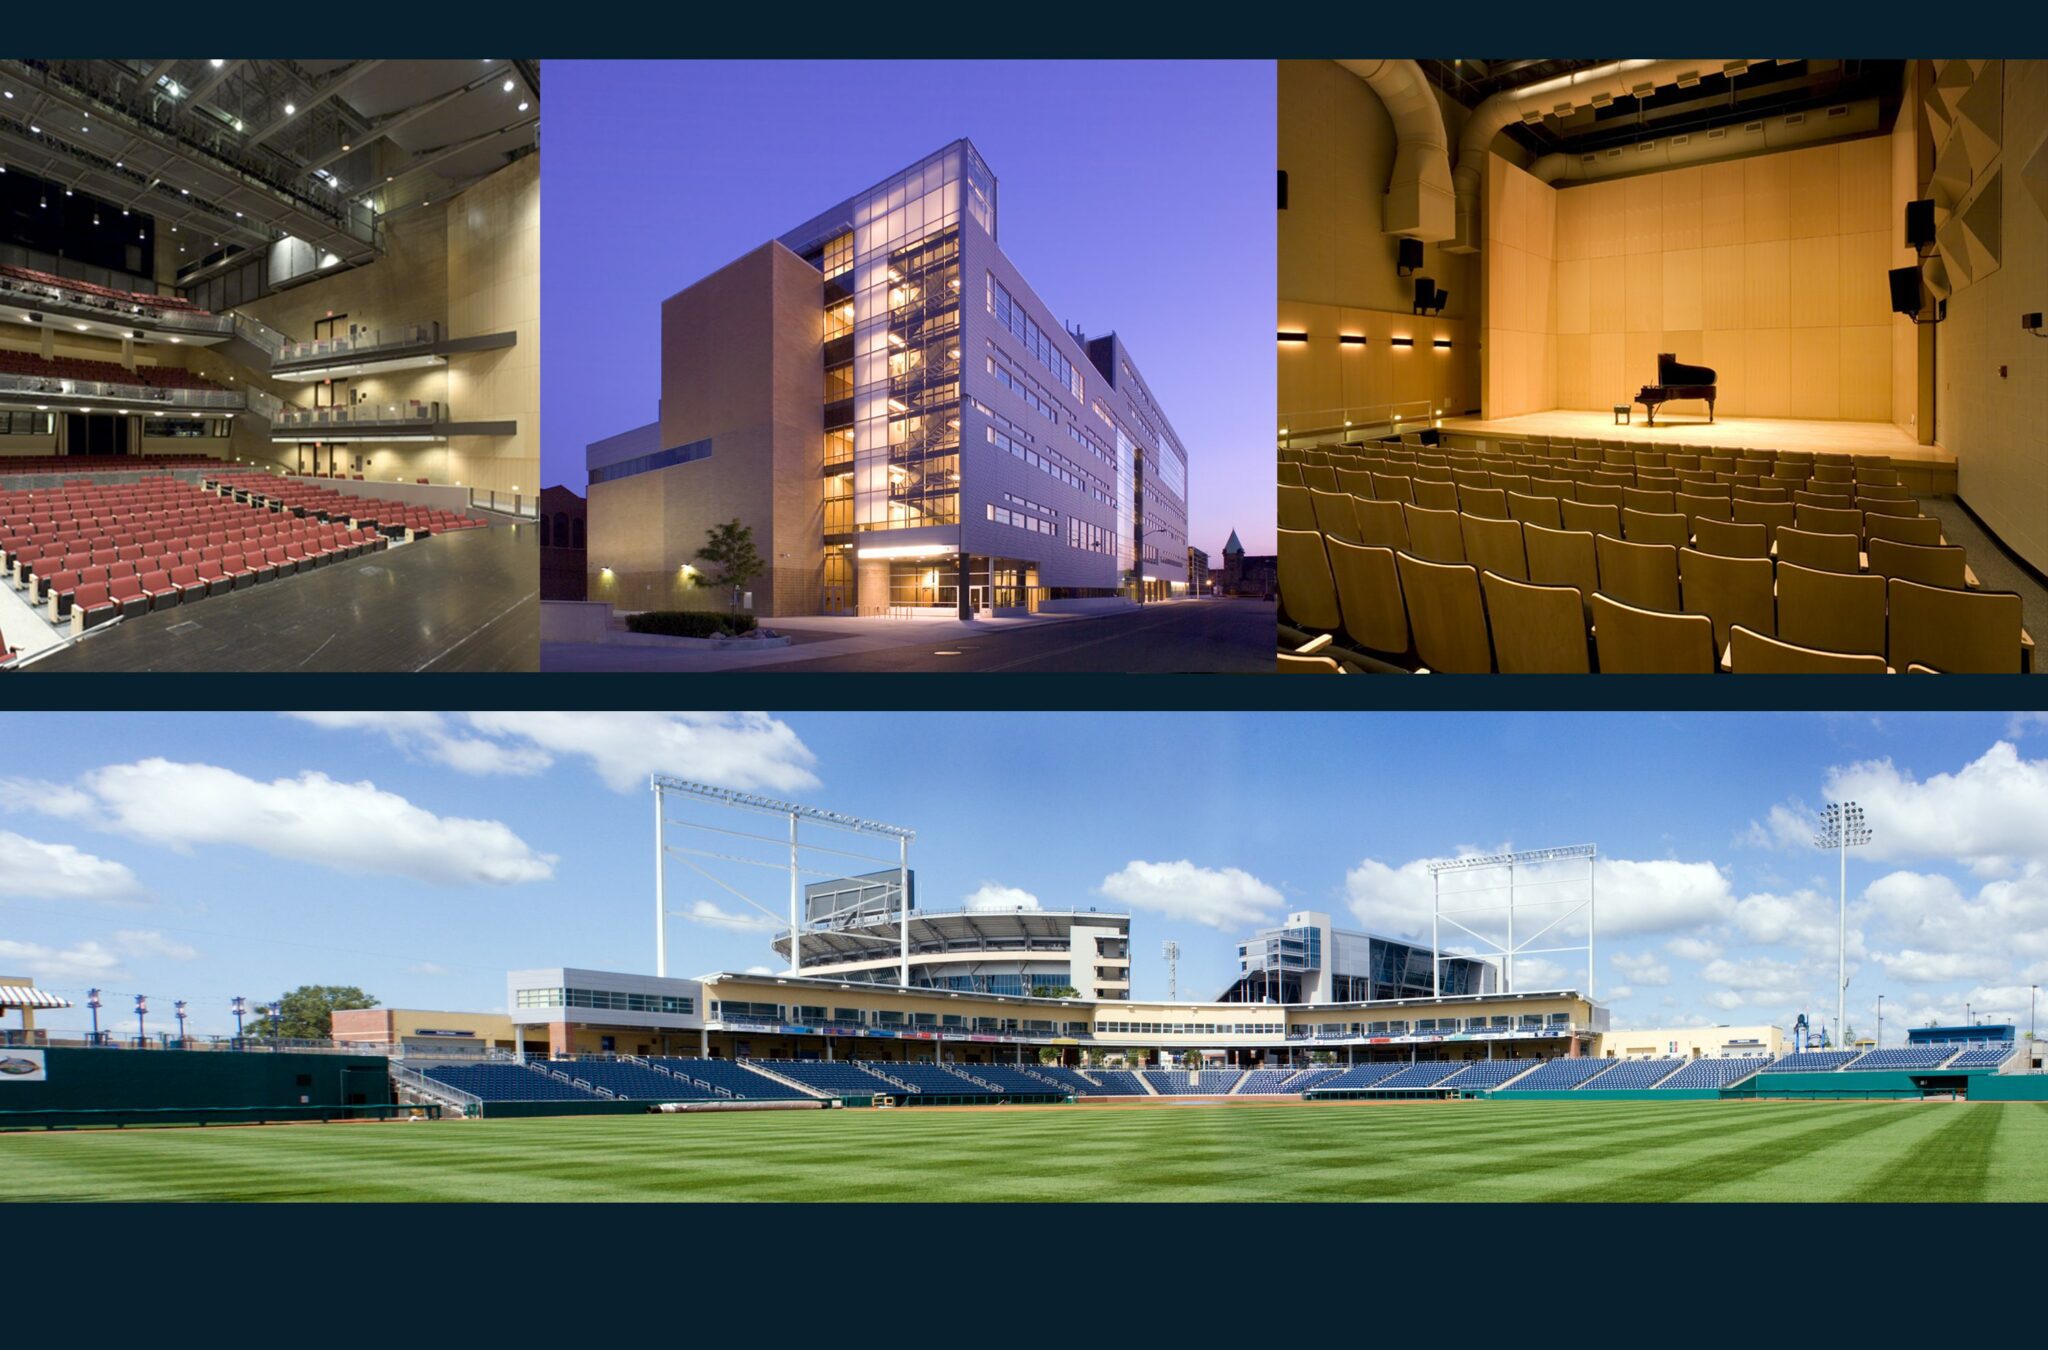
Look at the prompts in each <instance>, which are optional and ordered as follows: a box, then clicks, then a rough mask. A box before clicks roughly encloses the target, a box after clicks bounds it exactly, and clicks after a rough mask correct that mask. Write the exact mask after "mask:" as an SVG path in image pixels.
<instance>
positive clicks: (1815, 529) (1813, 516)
mask: <svg viewBox="0 0 2048 1350" xmlns="http://www.w3.org/2000/svg"><path fill="white" fill-rule="evenodd" d="M1792 509H1793V513H1794V515H1795V517H1796V518H1795V520H1794V522H1793V523H1794V524H1796V525H1797V526H1798V527H1799V528H1800V529H1801V530H1802V531H1804V532H1806V533H1809V534H1846V535H1848V536H1850V537H1851V538H1855V539H1860V538H1862V536H1863V513H1862V512H1861V511H1858V510H1857V509H1856V508H1855V507H1853V506H1850V507H1845V508H1842V509H1839V510H1837V509H1834V508H1831V507H1826V506H1809V505H1806V504H1805V503H1803V502H1802V503H1798V504H1797V505H1795V506H1794V507H1793V508H1792Z"/></svg>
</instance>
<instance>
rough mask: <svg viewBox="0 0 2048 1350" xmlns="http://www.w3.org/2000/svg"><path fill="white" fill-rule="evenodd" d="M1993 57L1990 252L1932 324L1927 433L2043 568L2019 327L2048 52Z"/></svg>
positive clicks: (2041, 210)
mask: <svg viewBox="0 0 2048 1350" xmlns="http://www.w3.org/2000/svg"><path fill="white" fill-rule="evenodd" d="M2004 64H2005V73H2004V118H2003V121H2004V141H2003V149H2002V151H2001V152H2000V155H1999V157H1998V160H1997V161H1996V165H1994V167H1996V166H1997V165H2002V170H2001V178H2002V180H2003V183H2002V189H2001V190H2002V194H2003V201H2002V206H2001V230H2000V234H2001V237H2002V239H2001V250H2000V251H2001V257H2000V261H1999V266H1998V269H1997V270H1996V271H1993V272H1990V273H1989V274H1988V275H1983V276H1980V277H1979V278H1978V279H1977V280H1975V281H1974V282H1972V283H1971V284H1970V285H1968V286H1964V287H1962V288H1961V289H1958V290H1957V291H1956V292H1955V294H1954V296H1953V297H1951V299H1950V300H1949V306H1948V321H1947V322H1946V323H1944V324H1942V325H1941V326H1940V328H1939V329H1938V330H1937V337H1936V345H1937V359H1936V362H1935V375H1936V380H1937V381H1938V385H1939V389H1938V407H1939V409H1940V419H1939V426H1938V432H1939V439H1940V441H1941V444H1942V446H1943V447H1944V448H1946V449H1948V450H1949V451H1951V452H1953V453H1954V454H1955V456H1956V460H1957V466H1958V469H1959V471H1960V484H1959V495H1960V496H1961V497H1962V499H1963V500H1964V501H1965V502H1966V503H1968V504H1969V506H1970V508H1971V509H1972V510H1974V511H1975V512H1976V513H1977V514H1978V515H1979V516H1980V517H1982V518H1983V521H1984V523H1985V524H1986V525H1988V526H1990V527H1991V529H1992V530H1993V531H1994V532H1996V533H1997V535H1998V537H1999V538H2000V539H2001V540H2003V541H2004V542H2005V544H2006V546H2007V547H2008V548H2010V549H2012V550H2013V552H2015V553H2017V554H2019V555H2020V556H2021V557H2022V558H2024V559H2026V560H2027V562H2029V563H2030V564H2032V565H2033V566H2034V567H2035V568H2037V569H2041V570H2048V453H2044V447H2048V340H2044V339H2042V338H2038V337H2030V336H2029V335H2028V334H2027V333H2025V332H2023V331H2022V330H2021V328H2020V315H2022V314H2025V313H2032V312H2036V311H2041V310H2048V62H2043V61H2007V62H2005V63H2004ZM1989 171H1990V170H1989V168H1987V169H1986V171H1985V172H1987V173H1988V172H1989ZM2029 176H2031V184H2030V183H2029Z"/></svg>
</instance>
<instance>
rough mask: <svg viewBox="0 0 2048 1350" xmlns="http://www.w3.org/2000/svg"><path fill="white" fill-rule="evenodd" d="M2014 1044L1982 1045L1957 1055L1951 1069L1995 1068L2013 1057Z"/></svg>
mask: <svg viewBox="0 0 2048 1350" xmlns="http://www.w3.org/2000/svg"><path fill="white" fill-rule="evenodd" d="M2016 1049H2018V1047H2017V1046H2014V1045H1980V1046H1976V1047H1974V1048H1972V1049H1969V1050H1965V1051H1963V1053H1962V1054H1960V1055H1958V1056H1956V1061H1955V1063H1953V1064H1951V1065H1949V1067H1950V1068H1951V1069H1995V1068H1997V1067H1998V1066H1999V1065H2001V1064H2003V1063H2005V1062H2006V1061H2007V1060H2008V1059H2011V1058H2012V1055H2013V1051H2014V1050H2016Z"/></svg>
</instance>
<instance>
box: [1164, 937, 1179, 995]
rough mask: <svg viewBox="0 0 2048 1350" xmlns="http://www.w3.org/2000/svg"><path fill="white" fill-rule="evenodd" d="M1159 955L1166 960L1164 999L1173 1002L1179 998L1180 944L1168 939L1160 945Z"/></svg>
mask: <svg viewBox="0 0 2048 1350" xmlns="http://www.w3.org/2000/svg"><path fill="white" fill-rule="evenodd" d="M1159 954H1160V955H1161V956H1163V957H1165V958H1166V998H1167V1001H1168V1002H1169V1003H1171V1002H1175V1001H1177V1000H1179V998H1180V944H1179V943H1178V942H1175V941H1174V940H1173V939H1172V938H1168V939H1167V940H1166V941H1165V942H1163V943H1161V944H1160V947H1159Z"/></svg>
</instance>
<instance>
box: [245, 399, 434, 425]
mask: <svg viewBox="0 0 2048 1350" xmlns="http://www.w3.org/2000/svg"><path fill="white" fill-rule="evenodd" d="M440 420H441V405H440V404H439V403H438V402H432V403H422V402H421V401H420V400H418V399H409V400H407V401H406V402H404V403H345V404H342V405H341V406H339V407H334V408H283V409H281V410H280V411H279V412H278V415H277V416H276V417H275V418H273V419H272V423H271V424H272V425H273V426H275V427H276V428H277V429H279V430H280V431H282V430H292V431H304V430H309V429H318V428H321V427H330V428H334V429H336V430H346V429H348V428H352V427H389V426H411V425H425V426H432V425H433V424H434V423H436V422H439V421H440Z"/></svg>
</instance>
